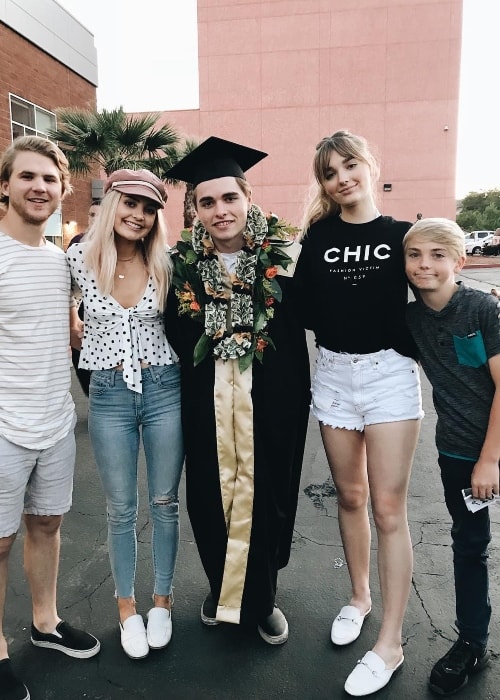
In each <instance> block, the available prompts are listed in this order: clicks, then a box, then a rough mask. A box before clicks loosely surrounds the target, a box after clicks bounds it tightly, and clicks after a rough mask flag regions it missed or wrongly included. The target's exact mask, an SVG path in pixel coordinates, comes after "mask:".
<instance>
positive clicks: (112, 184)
mask: <svg viewBox="0 0 500 700" xmlns="http://www.w3.org/2000/svg"><path fill="white" fill-rule="evenodd" d="M113 191H116V192H121V193H122V194H135V195H137V196H138V197H147V199H150V200H151V201H152V202H153V203H154V204H155V205H156V206H157V207H159V208H161V209H163V208H164V206H165V202H166V201H167V197H168V195H167V191H166V189H165V185H164V184H163V182H162V181H161V180H160V178H159V177H156V175H154V174H153V173H152V172H150V171H149V170H144V169H143V170H129V169H128V168H123V169H122V170H115V172H114V173H111V175H110V176H109V177H108V179H107V180H106V184H105V185H104V192H105V193H106V192H113Z"/></svg>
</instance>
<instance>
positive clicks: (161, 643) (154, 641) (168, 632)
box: [147, 607, 172, 649]
mask: <svg viewBox="0 0 500 700" xmlns="http://www.w3.org/2000/svg"><path fill="white" fill-rule="evenodd" d="M171 637H172V615H171V614H170V610H167V608H156V607H155V608H151V610H150V611H149V612H148V628H147V638H148V644H149V646H150V648H151V649H163V647H166V646H167V644H168V643H169V641H170V639H171Z"/></svg>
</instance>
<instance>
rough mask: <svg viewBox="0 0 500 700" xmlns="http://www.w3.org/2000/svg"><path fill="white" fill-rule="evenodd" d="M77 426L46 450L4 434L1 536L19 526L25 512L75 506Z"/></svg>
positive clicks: (0, 468)
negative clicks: (17, 442)
mask: <svg viewBox="0 0 500 700" xmlns="http://www.w3.org/2000/svg"><path fill="white" fill-rule="evenodd" d="M75 452H76V449H75V434H74V431H73V429H71V430H70V431H69V433H68V434H67V435H66V436H65V437H63V438H61V440H59V441H58V442H57V443H56V444H55V445H53V446H52V447H48V448H47V449H45V450H31V449H28V448H27V447H21V446H20V445H14V443H12V442H9V441H8V440H5V438H3V437H1V436H0V537H9V536H10V535H13V534H14V533H15V532H17V531H18V530H19V525H20V524H21V515H22V513H23V512H24V513H26V514H28V515H62V514H63V513H67V512H68V510H69V509H70V508H71V497H72V493H73V472H74V467H75Z"/></svg>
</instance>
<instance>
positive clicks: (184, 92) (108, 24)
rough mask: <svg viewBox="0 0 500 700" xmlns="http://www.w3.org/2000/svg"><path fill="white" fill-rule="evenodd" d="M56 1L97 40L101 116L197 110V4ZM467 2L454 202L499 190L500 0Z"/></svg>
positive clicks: (188, 0)
mask: <svg viewBox="0 0 500 700" xmlns="http://www.w3.org/2000/svg"><path fill="white" fill-rule="evenodd" d="M57 1H58V2H59V4H60V5H62V6H63V7H65V8H66V9H67V10H68V11H69V12H71V14H72V15H73V16H74V17H76V19H78V20H79V21H80V22H81V23H82V24H84V25H85V26H86V27H87V28H88V29H89V30H90V31H91V32H92V33H93V34H94V39H95V46H96V48H97V54H98V66H99V88H98V90H97V102H98V107H99V109H102V108H108V109H112V108H115V107H119V106H120V105H123V107H124V109H125V111H127V112H134V111H137V112H148V111H161V110H175V109H196V108H197V107H198V44H197V28H196V0H161V1H160V2H158V0H140V2H139V4H138V6H137V7H136V8H135V9H134V10H133V11H130V10H129V9H128V8H130V5H129V3H124V2H122V0H84V1H83V2H82V0H57ZM463 3H464V31H463V43H462V78H461V89H460V111H459V129H458V163H457V188H456V189H457V191H456V194H457V197H462V196H464V195H465V194H467V193H468V192H470V191H471V190H481V189H490V188H493V187H499V188H500V88H499V87H498V85H499V79H500V50H499V38H498V32H499V27H500V1H499V0H463ZM145 57H147V59H148V60H147V61H145V60H144V59H145ZM145 65H148V66H149V71H148V73H147V74H145V73H144V66H145Z"/></svg>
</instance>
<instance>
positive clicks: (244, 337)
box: [173, 204, 297, 372]
mask: <svg viewBox="0 0 500 700" xmlns="http://www.w3.org/2000/svg"><path fill="white" fill-rule="evenodd" d="M296 232H297V229H294V228H293V227H291V226H289V225H287V224H286V222H284V221H283V220H281V219H278V217H277V216H276V215H275V214H269V215H268V216H267V217H266V216H264V214H263V212H262V210H261V209H260V208H259V207H258V206H256V205H255V204H252V205H251V206H250V207H249V210H248V216H247V226H246V229H245V231H244V232H243V238H244V241H245V243H244V246H243V248H242V249H241V250H240V251H239V253H238V255H237V259H236V269H235V271H234V274H231V275H230V279H231V285H232V287H231V291H228V289H227V287H225V286H224V284H223V276H222V269H221V264H220V262H219V258H218V256H217V251H216V249H215V246H214V243H213V241H212V238H211V236H210V234H209V233H208V232H207V231H206V229H205V227H204V226H203V224H202V223H201V222H200V221H197V222H196V223H195V225H194V227H193V231H192V232H191V231H190V230H184V231H182V233H181V240H180V241H178V243H177V244H176V246H175V249H174V253H175V254H174V255H173V262H174V276H173V284H174V287H175V294H176V296H177V299H178V301H179V308H178V313H179V315H183V314H186V315H188V316H190V317H191V318H193V319H195V320H197V321H200V322H201V323H203V324H204V327H205V329H204V333H203V334H202V336H201V338H200V339H199V341H198V343H197V344H196V347H195V349H194V358H193V359H194V364H195V366H196V365H198V364H199V363H200V362H201V361H202V360H203V359H204V358H205V357H206V356H207V355H208V354H209V353H211V354H212V355H213V356H214V357H215V358H220V359H222V360H233V359H237V360H238V363H239V368H240V371H241V372H243V371H244V370H245V369H246V368H247V367H249V366H250V365H251V363H252V361H253V359H254V357H255V358H257V359H258V360H259V361H260V362H262V359H263V353H264V350H265V349H266V348H267V347H271V348H273V349H275V346H274V343H273V341H272V339H271V337H270V336H269V333H268V331H267V325H268V321H269V320H270V319H272V318H273V316H274V308H273V305H274V303H275V302H280V301H281V299H282V292H281V287H280V285H279V284H278V281H277V280H276V279H275V278H276V275H277V273H278V266H281V267H283V268H284V269H286V268H287V267H288V265H289V264H290V263H291V262H292V258H291V257H290V256H289V255H287V254H286V253H285V252H284V250H282V248H284V247H286V246H287V245H291V243H292V242H293V237H294V234H296ZM229 312H230V318H231V330H230V331H229V332H228V331H227V319H228V313H229Z"/></svg>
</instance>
